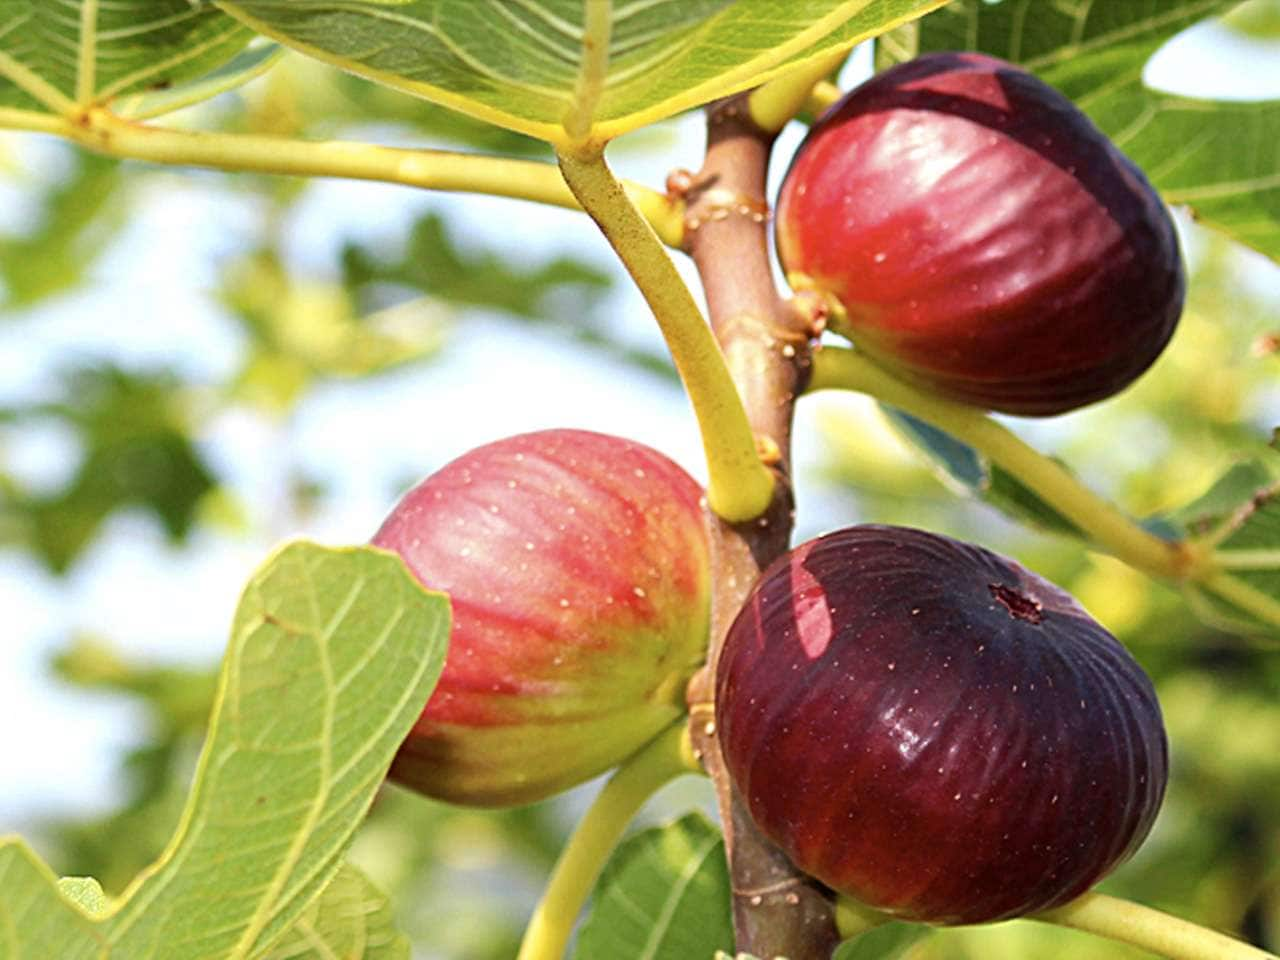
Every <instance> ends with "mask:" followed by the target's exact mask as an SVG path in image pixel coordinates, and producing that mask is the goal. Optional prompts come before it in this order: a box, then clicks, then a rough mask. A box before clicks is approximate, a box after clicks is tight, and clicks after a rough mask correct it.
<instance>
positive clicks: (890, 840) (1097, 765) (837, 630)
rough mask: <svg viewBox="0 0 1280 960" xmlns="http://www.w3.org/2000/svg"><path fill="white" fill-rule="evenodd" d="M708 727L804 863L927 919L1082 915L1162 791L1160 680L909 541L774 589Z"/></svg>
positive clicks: (937, 540)
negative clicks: (1050, 911) (1063, 908)
mask: <svg viewBox="0 0 1280 960" xmlns="http://www.w3.org/2000/svg"><path fill="white" fill-rule="evenodd" d="M716 722H717V726H718V729H719V736H720V742H721V744H722V746H723V749H724V756H725V761H726V763H727V764H728V769H729V772H730V775H731V776H732V779H733V782H734V783H735V784H736V786H737V788H738V790H739V791H740V793H741V795H742V797H743V799H744V800H745V802H746V804H747V807H748V808H749V810H750V811H751V815H752V817H753V818H754V819H755V821H756V823H757V824H758V825H759V827H760V829H761V830H762V831H763V832H764V834H765V835H766V836H768V837H769V838H770V839H772V840H773V841H774V842H775V843H776V844H778V846H779V847H780V848H781V849H782V850H784V851H785V852H786V853H787V855H788V856H789V857H791V859H792V860H793V861H794V862H795V864H796V866H798V867H799V868H800V869H801V870H803V871H805V872H806V873H809V874H811V875H813V876H814V877H817V878H818V879H819V880H821V881H822V882H823V883H825V884H827V885H829V886H830V887H832V888H833V889H835V890H838V891H841V892H843V893H846V894H848V895H850V896H852V897H854V898H856V899H857V900H860V901H862V902H864V903H866V904H868V905H870V906H872V907H875V908H877V909H880V910H884V911H886V912H888V913H891V914H893V915H895V916H899V917H903V918H907V919H911V920H919V921H925V922H929V923H939V924H960V923H978V922H983V921H989V920H999V919H1004V918H1008V917H1016V916H1020V915H1023V914H1026V913H1030V912H1033V911H1037V910H1042V909H1045V908H1048V907H1052V906H1056V905H1058V904H1062V903H1065V902H1067V901H1068V900H1071V899H1073V898H1075V897H1076V896H1078V895H1079V894H1081V893H1083V892H1084V891H1085V890H1087V889H1088V888H1089V887H1090V886H1092V885H1093V884H1094V883H1095V882H1097V880H1098V879H1100V878H1101V877H1102V876H1104V875H1105V874H1106V873H1108V872H1109V871H1110V870H1111V869H1112V868H1114V867H1115V866H1116V865H1117V864H1119V863H1121V862H1122V861H1123V860H1125V859H1126V858H1128V857H1129V856H1130V854H1132V853H1133V852H1134V850H1135V849H1137V847H1138V845H1139V844H1140V843H1141V842H1142V840H1143V839H1144V838H1145V837H1146V835H1147V833H1148V831H1149V830H1150V829H1151V824H1152V821H1153V820H1154V819H1155V816H1156V812H1157V810H1158V809H1159V807H1160V801H1161V799H1162V798H1163V796H1164V788H1165V782H1166V777H1167V745H1166V741H1165V734H1164V727H1163V723H1162V720H1161V715H1160V707H1159V704H1158V703H1157V701H1156V696H1155V692H1154V691H1153V689H1152V686H1151V682H1150V680H1148V678H1147V676H1146V674H1144V673H1143V671H1142V668H1141V667H1139V666H1138V664H1137V663H1136V662H1135V661H1134V660H1133V658H1132V657H1130V656H1129V654H1128V653H1127V652H1126V651H1125V649H1124V648H1123V647H1122V646H1121V645H1120V644H1119V643H1118V642H1117V641H1116V640H1115V639H1114V638H1113V637H1112V636H1111V635H1110V634H1109V633H1107V631H1106V630H1105V629H1103V628H1102V627H1101V626H1100V625H1099V624H1098V623H1096V622H1095V621H1094V620H1092V619H1091V618H1090V617H1089V615H1088V614H1087V613H1085V611H1084V610H1083V609H1081V608H1080V606H1079V605H1078V604H1077V603H1076V602H1075V600H1074V599H1073V598H1072V597H1071V596H1070V595H1069V594H1067V593H1065V592H1064V591H1062V590H1061V589H1059V588H1057V587H1055V586H1053V585H1052V584H1050V583H1048V582H1047V581H1045V580H1043V579H1041V578H1040V577H1037V576H1036V575H1035V574H1033V573H1030V572H1029V571H1027V570H1025V569H1023V568H1022V567H1020V566H1018V565H1017V564H1016V563H1014V562H1013V561H1011V560H1008V559H1005V558H1003V557H1000V556H997V555H996V554H994V553H991V552H990V551H988V550H984V549H982V548H981V547H977V546H972V545H970V544H966V543H961V542H959V541H956V540H952V539H949V538H947V537H942V536H937V535H935V534H931V533H926V532H924V531H921V530H913V529H909V528H903V527H887V526H859V527H853V528H850V529H847V530H841V531H839V532H837V533H833V534H830V535H828V536H825V537H820V538H818V539H817V540H813V541H810V542H809V543H806V544H804V545H803V546H801V547H798V548H797V549H795V550H793V551H791V553H789V554H787V555H786V556H784V557H782V558H780V559H779V560H778V561H777V562H776V563H774V564H773V565H772V566H771V567H769V569H768V570H767V571H765V573H764V574H763V576H762V578H761V580H760V582H759V583H758V585H757V586H756V588H755V589H754V591H753V592H752V594H751V596H750V598H749V600H748V602H747V604H746V606H745V607H744V608H743V610H742V612H741V613H740V614H739V616H738V618H737V619H736V620H735V621H734V623H733V625H732V627H731V628H730V630H729V633H728V637H727V639H726V641H725V646H724V652H723V655H722V657H721V660H720V663H719V668H718V672H717V677H716Z"/></svg>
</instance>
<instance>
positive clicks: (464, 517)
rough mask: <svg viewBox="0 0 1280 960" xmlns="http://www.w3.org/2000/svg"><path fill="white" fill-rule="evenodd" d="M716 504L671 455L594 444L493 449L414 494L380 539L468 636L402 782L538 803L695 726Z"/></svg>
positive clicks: (562, 434) (470, 800)
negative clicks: (690, 712)
mask: <svg viewBox="0 0 1280 960" xmlns="http://www.w3.org/2000/svg"><path fill="white" fill-rule="evenodd" d="M701 497H702V491H701V489H700V488H699V487H698V485H697V484H696V483H695V482H694V481H693V479H692V478H691V477H689V475H688V474H686V473H685V472H684V471H683V470H682V469H681V468H680V467H679V466H677V465H676V464H675V463H673V462H672V461H671V460H669V459H667V458H666V457H665V456H663V455H662V454H660V453H658V452H656V451H654V450H651V449H649V448H648V447H645V446H642V445H640V444H638V443H632V442H630V441H628V440H624V439H621V438H618V437H612V436H606V435H603V434H599V433H589V432H586V431H581V430H547V431H543V432H538V433H529V434H523V435H520V436H516V437H510V438H508V439H505V440H500V441H498V442H496V443H491V444H488V445H486V446H482V447H479V448H477V449H475V450H472V451H471V452H470V453H467V454H466V455H464V456H462V457H460V458H458V459H457V460H454V461H453V462H452V463H449V464H448V465H446V466H445V467H443V468H442V469H441V470H439V471H438V472H437V473H434V474H432V475H431V476H430V477H428V478H427V479H426V480H424V481H423V482H422V483H421V484H420V485H419V486H417V487H415V488H414V489H413V490H411V491H410V492H409V493H408V494H407V495H406V496H405V497H404V499H403V500H402V501H401V502H400V503H399V505H397V506H396V508H395V509H394V511H393V512H392V513H391V515H390V516H389V517H388V518H387V520H386V522H385V523H384V524H383V525H382V528H381V529H380V530H379V531H378V533H377V535H376V536H375V537H374V539H373V542H374V544H376V545H377V546H380V547H384V548H386V549H388V550H394V551H395V552H397V553H399V554H400V555H401V556H402V557H403V558H404V560H405V562H406V563H407V565H408V566H409V569H410V570H412V571H413V573H414V574H415V575H416V576H417V577H418V579H419V580H421V581H422V583H423V584H424V585H426V586H427V587H430V588H432V589H435V590H442V591H445V592H446V593H448V594H449V596H450V600H451V602H452V607H453V627H452V632H451V634H450V639H449V650H448V653H447V655H446V658H445V666H444V672H443V674H442V675H441V678H440V683H439V685H438V686H437V688H436V690H435V692H434V693H433V694H432V696H431V699H430V701H429V702H428V703H427V706H426V709H425V710H424V711H423V713H422V716H421V717H420V719H419V720H418V722H417V724H416V725H415V726H414V728H413V731H412V732H411V733H410V735H409V737H408V739H407V740H406V741H405V742H404V744H403V746H401V748H400V751H399V753H398V755H397V756H396V759H395V762H394V764H393V765H392V768H391V777H392V779H394V780H397V781H399V782H401V783H403V784H405V785H407V786H409V787H412V788H414V789H416V790H419V791H421V792H423V793H426V794H428V795H430V796H433V797H438V798H441V799H444V800H449V801H452V802H456V803H465V804H473V805H483V806H494V805H509V804H519V803H528V802H532V801H534V800H539V799H542V798H544V797H547V796H550V795H552V794H554V793H557V792H559V791H560V790H563V789H565V788H567V787H570V786H573V785H574V784H577V783H580V782H582V781H584V780H587V779H589V778H590V777H593V776H595V775H596V774H598V773H601V772H603V771H604V770H607V769H609V768H610V767H612V766H614V765H616V764H617V763H618V762H619V761H621V760H623V759H625V758H626V757H627V756H629V755H630V754H631V753H633V752H634V751H635V750H636V749H637V748H638V747H640V746H642V745H643V744H644V743H645V742H646V741H648V740H650V739H651V738H652V737H653V736H654V735H655V734H657V733H658V732H660V731H661V730H662V729H663V728H664V727H666V726H667V725H669V724H670V723H672V722H673V721H674V720H675V719H676V718H677V717H679V716H680V714H681V713H682V712H683V710H684V687H685V683H686V681H687V680H688V678H689V676H690V675H691V674H692V673H693V671H694V670H695V669H696V668H697V666H698V665H699V664H700V663H701V662H702V661H703V660H704V659H705V656H706V644H707V631H708V617H709V583H708V581H709V567H708V564H709V560H708V545H707V535H706V529H705V524H704V520H703V513H702V507H701Z"/></svg>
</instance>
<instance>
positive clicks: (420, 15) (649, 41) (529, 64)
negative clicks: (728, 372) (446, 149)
mask: <svg viewBox="0 0 1280 960" xmlns="http://www.w3.org/2000/svg"><path fill="white" fill-rule="evenodd" d="M217 2H218V6H219V7H221V8H222V9H223V10H225V11H226V12H228V13H230V14H232V15H233V16H235V17H238V18H240V19H241V20H243V21H244V22H245V23H246V24H248V25H249V26H250V27H252V28H253V29H254V30H257V31H258V32H260V33H262V34H265V35H266V36H269V37H271V38H272V39H274V40H277V41H279V42H281V43H284V44H286V45H288V46H291V47H294V48H295V49H298V50H301V51H302V52H303V53H306V54H308V55H310V56H313V57H317V58H319V59H321V60H324V61H327V62H329V63H333V64H336V65H338V66H340V67H342V68H343V69H345V70H349V71H351V72H353V73H357V74H360V75H361V76H365V77H368V78H369V79H371V80H375V81H377V82H379V83H383V84H386V85H388V86H392V87H396V88H398V89H400V90H404V91H407V92H409V93H412V94H415V95H417V96H420V97H424V98H425V99H427V100H431V101H434V102H436V103H440V104H443V105H445V106H447V107H451V108H453V109H455V110H458V111H461V112H462V113H467V114H470V115H471V116H474V117H477V118H479V119H481V120H485V121H488V122H490V123H494V124H497V125H498V126H502V127H506V128H508V129H511V130H516V131H519V132H521V133H526V134H528V135H530V136H533V137H537V138H539V139H542V140H546V141H549V142H551V143H553V144H557V145H561V146H563V145H568V144H574V143H579V142H582V141H585V140H590V139H595V140H607V139H610V138H612V137H615V136H618V135H619V134H622V133H625V132H627V131H628V130H633V129H635V128H637V127H641V126H646V125H648V124H651V123H654V122H656V121H658V120H661V119H663V118H664V117H669V116H672V115H674V114H677V113H680V112H682V111H684V110H688V109H691V108H693V107H696V106H699V105H701V104H703V103H706V102H708V101H710V100H714V99H716V98H718V97H723V96H727V95H729V94H731V93H735V92H737V91H739V90H744V89H747V88H748V87H752V86H755V85H757V84H759V83H762V82H763V81H765V80H767V79H770V78H771V77H773V76H776V75H778V74H780V73H783V72H786V71H787V70H788V69H791V68H793V67H796V66H799V65H800V64H802V63H805V62H807V61H809V60H812V59H816V58H818V57H822V56H826V55H829V54H831V53H833V52H835V51H838V50H841V49H848V48H849V47H852V46H853V45H854V44H855V43H858V42H859V41H861V40H864V39H866V38H867V37H871V36H874V35H876V34H877V33H880V32H882V31H884V30H886V29H889V28H891V27H893V26H895V25H897V24H899V23H902V22H905V21H907V20H910V19H911V18H913V17H918V16H920V15H922V14H923V13H925V12H927V11H928V10H931V9H933V8H935V7H938V6H939V5H940V2H941V0H843V2H842V0H736V2H730V0H641V2H637V0H587V2H583V0H523V2H521V3H501V2H496V0H347V2H344V3H342V4H334V3H332V2H330V0H291V2H289V3H280V2H278V0H217Z"/></svg>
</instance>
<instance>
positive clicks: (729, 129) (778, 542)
mask: <svg viewBox="0 0 1280 960" xmlns="http://www.w3.org/2000/svg"><path fill="white" fill-rule="evenodd" d="M707 127H708V134H707V152H706V159H705V162H704V164H703V167H702V169H701V170H700V171H699V172H698V173H697V174H693V175H682V176H673V178H672V180H671V184H672V185H673V187H675V188H677V189H680V190H681V191H682V192H684V193H685V194H686V200H687V204H688V214H687V216H686V221H685V226H686V247H687V249H688V251H689V253H690V254H691V255H692V257H693V260H694V263H695V264H696V265H697V268H698V272H699V275H700V277H701V279H702V283H703V287H704V289H705V291H706V296H707V302H708V306H709V309H710V315H711V324H712V327H713V329H714V331H715V334H716V337H717V339H718V340H719V342H720V346H721V349H722V350H723V351H724V354H725V358H726V360H727V361H728V364H729V369H730V371H731V373H732V374H733V378H734V382H735V383H736V385H737V387H738V390H739V393H740V394H741V396H742V400H743V403H744V405H745V406H746V410H747V414H748V416H749V418H750V420H751V424H752V428H753V430H754V431H755V434H756V437H757V442H758V443H759V445H760V449H761V453H762V456H764V457H765V460H766V462H768V463H770V464H771V465H772V466H773V468H774V469H775V471H776V474H777V477H778V481H779V482H778V485H777V490H776V492H775V495H774V499H773V503H772V504H771V505H770V507H769V510H768V511H767V512H766V513H765V514H764V515H763V516H761V517H760V518H758V519H757V520H754V521H751V522H749V523H744V524H737V525H731V524H727V523H725V522H724V521H722V520H720V519H719V518H717V517H714V516H712V517H710V518H709V519H710V528H711V536H712V582H713V584H714V594H713V598H712V623H711V630H712V643H711V650H710V655H709V657H708V665H707V667H706V668H705V669H704V670H703V671H702V672H700V673H699V674H698V675H697V676H696V677H694V679H693V681H692V682H691V683H690V686H689V702H690V723H691V733H692V736H693V742H694V747H695V749H696V750H697V751H698V752H699V755H700V757H701V759H702V762H703V764H704V766H705V767H706V769H707V772H708V773H709V774H710V776H711V778H712V780H713V782H714V783H715V785H716V793H717V798H718V802H719V807H720V813H721V818H722V820H723V823H724V829H725V847H726V853H727V855H728V859H729V868H730V876H731V878H732V883H733V893H734V903H733V912H734V927H735V931H736V936H737V949H738V950H740V951H743V952H747V953H751V954H753V955H755V956H758V957H761V958H766V960H768V958H773V957H775V956H785V957H787V958H789V960H829V958H830V956H831V952H832V950H833V949H834V947H835V946H836V944H837V943H838V941H839V936H838V934H837V933H836V929H835V920H834V913H833V906H832V903H831V899H830V895H829V893H828V892H827V891H826V890H825V889H824V888H823V887H822V886H821V885H820V884H818V883H817V882H816V881H813V880H811V879H810V878H809V877H807V876H805V875H804V874H802V873H800V872H799V871H798V870H796V869H795V867H793V866H792V865H791V863H790V862H789V861H788V860H787V858H786V856H785V855H784V854H783V853H782V852H781V851H780V850H778V849H777V848H776V847H774V846H773V845H772V844H771V843H769V841H768V840H766V839H765V838H764V837H763V836H762V835H761V834H760V833H759V831H758V830H757V829H756V827H755V824H754V823H753V822H752V820H751V817H750V815H749V814H748V813H747V810H746V808H745V806H744V805H743V803H742V801H741V798H739V797H738V796H736V792H735V791H734V789H733V786H732V784H731V783H730V782H729V778H728V774H727V772H726V770H725V768H724V761H723V758H722V756H721V752H720V745H719V742H718V740H717V738H716V731H715V723H714V720H715V715H714V706H713V700H714V693H715V689H714V688H715V668H716V664H717V662H718V660H719V653H720V648H721V645H722V643H723V638H724V636H725V633H726V632H727V630H728V628H729V625H730V624H731V623H732V622H733V618H734V617H735V616H736V615H737V612H738V610H739V609H741V607H742V604H743V601H744V600H745V599H746V596H747V594H748V592H749V591H750V589H751V586H752V585H753V584H754V583H755V581H756V579H757V578H758V576H759V574H760V572H761V570H763V569H764V568H765V567H766V566H767V565H768V564H769V563H770V562H771V561H772V560H774V559H775V558H776V557H778V556H780V555H782V554H783V553H784V552H785V551H786V550H787V548H788V546H789V543H790V538H791V530H792V526H793V523H794V510H793V498H792V489H791V482H790V450H791V422H792V414H793V411H794V408H795V399H796V396H797V394H798V393H799V391H800V390H801V389H802V388H803V385H804V380H805V377H806V375H807V372H808V368H809V359H810V345H811V340H812V337H813V334H814V318H813V317H812V316H806V315H805V312H804V311H803V310H799V309H797V308H796V306H795V305H794V304H793V303H792V302H790V301H787V300H785V299H783V298H782V297H781V296H780V295H779V293H778V290H777V288H776V286H775V284H774V282H773V276H772V273H771V265H770V259H769V251H768V233H767V231H768V203H767V199H766V196H765V187H766V175H767V172H768V164H769V153H770V150H771V148H772V146H773V139H774V137H773V135H772V134H769V133H766V132H764V131H762V130H760V129H759V128H758V127H756V126H755V125H754V124H753V123H752V122H751V119H750V117H749V115H748V113H747V109H746V101H745V96H739V97H734V98H730V99H729V100H725V101H722V102H720V103H717V104H714V105H712V107H711V108H709V110H708V117H707Z"/></svg>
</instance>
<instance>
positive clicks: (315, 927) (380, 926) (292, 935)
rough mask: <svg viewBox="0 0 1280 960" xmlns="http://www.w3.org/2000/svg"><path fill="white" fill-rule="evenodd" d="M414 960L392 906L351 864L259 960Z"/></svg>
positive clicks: (345, 865)
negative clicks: (337, 959)
mask: <svg viewBox="0 0 1280 960" xmlns="http://www.w3.org/2000/svg"><path fill="white" fill-rule="evenodd" d="M335 957H344V958H346V957H349V958H352V960H409V940H408V938H407V937H405V936H404V934H402V933H400V932H399V931H397V930H396V928H395V920H394V917H393V915H392V910H391V901H390V900H389V899H388V898H387V895H386V894H385V893H383V892H382V891H380V890H379V889H378V888H377V887H375V886H374V885H373V883H372V882H370V880H369V878H368V877H366V876H365V875H364V874H362V873H361V872H360V871H359V870H357V869H356V868H355V867H353V866H352V865H351V864H349V863H346V864H343V866H342V869H341V870H339V871H338V875H337V876H336V877H334V878H333V881H332V882H331V883H330V884H329V885H328V886H327V887H325V888H324V892H323V893H322V894H320V896H318V897H317V898H316V899H315V900H313V901H312V903H311V906H309V907H307V909H306V910H304V911H303V912H302V915H301V916H299V917H298V919H297V922H295V923H294V925H293V926H292V927H290V928H289V930H288V932H287V933H285V935H284V936H283V937H281V938H280V940H279V941H278V942H277V943H276V944H275V946H273V947H272V948H271V949H270V950H268V951H267V952H266V953H263V954H259V955H258V956H257V957H255V958H254V960H333V958H335Z"/></svg>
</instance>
